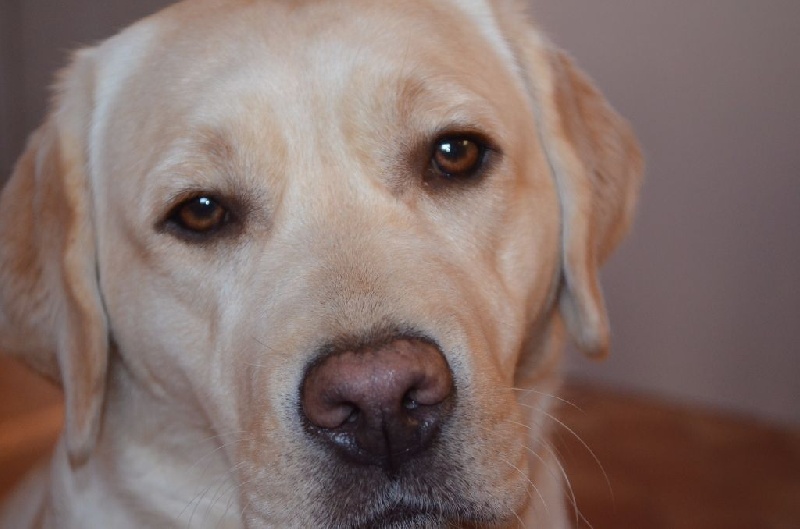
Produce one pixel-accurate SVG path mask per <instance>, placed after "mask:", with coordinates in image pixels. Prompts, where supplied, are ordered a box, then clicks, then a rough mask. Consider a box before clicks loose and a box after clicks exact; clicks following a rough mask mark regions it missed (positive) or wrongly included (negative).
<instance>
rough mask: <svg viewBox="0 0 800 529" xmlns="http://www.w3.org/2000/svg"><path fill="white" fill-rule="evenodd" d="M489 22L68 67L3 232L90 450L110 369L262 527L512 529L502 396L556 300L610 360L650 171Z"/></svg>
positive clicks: (543, 333)
mask: <svg viewBox="0 0 800 529" xmlns="http://www.w3.org/2000/svg"><path fill="white" fill-rule="evenodd" d="M451 4H452V5H451ZM501 4H502V3H498V4H497V5H491V4H488V3H487V4H484V3H483V2H479V1H466V0H464V1H456V0H453V1H452V2H444V3H442V2H432V1H426V0H415V1H413V2H408V1H405V0H404V1H402V2H358V1H352V2H351V1H343V2H281V1H274V2H266V1H265V2H241V3H239V2H228V3H223V2H219V3H218V2H196V3H188V4H181V5H178V6H176V7H173V8H171V9H169V10H167V11H166V12H163V13H162V14H160V15H158V16H156V17H154V18H152V19H149V20H146V21H145V22H143V23H140V24H139V25H137V26H134V27H133V28H132V29H130V30H128V31H126V32H125V33H123V34H122V35H121V36H119V37H116V38H115V39H112V40H110V41H108V42H107V43H106V44H104V45H103V46H101V47H99V48H97V49H95V50H90V51H85V52H82V54H81V55H80V56H78V58H77V60H76V62H75V64H74V65H73V66H72V68H71V69H70V70H69V71H68V73H67V74H66V76H65V80H64V81H63V82H62V96H61V97H62V100H61V103H60V107H59V109H58V110H57V111H56V112H55V113H54V116H53V117H52V118H51V123H50V124H49V125H46V126H45V129H44V130H43V131H41V132H40V133H39V139H38V140H34V141H33V142H32V144H31V147H30V148H29V153H28V155H27V157H26V158H23V160H22V161H21V162H20V164H19V166H18V169H17V173H16V174H15V176H14V178H13V179H12V182H11V183H10V184H9V189H8V190H7V191H6V193H5V194H4V196H3V199H4V202H3V205H4V206H5V207H4V209H5V210H6V211H5V212H4V213H2V214H3V215H4V217H3V219H2V220H3V225H2V228H0V230H1V231H0V237H5V239H4V240H5V241H11V243H9V244H6V245H5V246H4V253H3V254H2V256H0V257H2V258H3V260H0V264H2V265H3V269H2V274H3V275H2V276H0V286H2V287H3V290H2V291H0V292H2V293H3V294H4V297H0V299H2V300H3V303H4V305H5V306H4V307H3V310H4V312H0V323H3V322H6V323H7V325H6V326H7V327H12V325H10V324H9V323H12V324H13V327H14V328H15V329H17V330H16V331H14V332H11V331H9V330H8V329H6V331H4V334H5V336H4V338H3V340H5V341H3V340H0V346H3V347H5V348H7V349H9V350H11V351H12V352H14V351H24V354H26V355H27V357H28V358H29V361H30V363H32V364H33V365H35V366H37V367H38V368H39V369H40V370H41V371H43V372H46V373H50V374H51V375H53V376H56V377H58V378H60V379H61V380H62V382H63V384H64V386H65V389H66V392H67V406H68V424H67V427H68V430H67V443H68V446H70V449H71V451H72V453H73V455H74V457H75V459H76V460H80V459H82V458H85V457H87V454H88V453H89V451H90V449H91V446H92V444H93V443H94V439H95V437H96V434H95V433H94V432H95V430H96V428H97V426H96V425H97V422H98V421H99V417H100V416H101V414H100V413H99V411H98V410H99V409H100V407H101V402H102V399H103V394H104V391H103V381H104V380H105V373H106V371H107V369H108V368H107V364H109V363H110V365H111V368H110V369H111V371H112V375H111V377H110V378H109V381H110V382H109V384H111V385H112V386H113V385H115V384H116V383H117V382H118V381H117V378H118V377H123V378H125V379H126V384H132V385H134V386H137V387H139V388H145V390H146V391H148V392H151V393H152V394H154V395H157V396H158V398H159V399H161V400H163V401H164V402H168V403H170V406H174V407H175V408H176V409H180V410H182V412H185V413H187V414H190V415H191V416H194V417H196V421H197V422H199V423H202V424H204V425H206V427H207V429H208V430H210V431H213V432H214V433H215V434H217V435H219V439H220V443H219V444H220V446H223V449H222V452H223V453H224V455H225V457H226V458H227V461H228V463H229V465H230V467H231V468H232V469H233V471H232V472H233V473H234V475H235V481H236V482H237V483H238V484H239V498H238V501H239V503H240V505H241V506H242V507H244V509H243V512H244V518H245V519H246V520H247V522H248V523H249V524H250V525H251V526H252V527H264V526H270V527H289V526H292V527H295V526H296V527H317V526H323V525H330V526H336V527H375V526H377V525H378V524H379V523H382V524H385V526H386V527H412V526H413V527H417V526H419V527H422V526H440V525H441V526H444V525H442V524H447V523H455V522H456V521H460V522H462V523H473V524H480V523H486V524H502V523H511V522H516V520H517V518H516V517H517V513H519V512H521V511H522V510H523V508H524V506H525V505H526V503H527V502H529V501H530V499H531V497H532V495H533V489H532V487H531V484H530V477H529V472H528V460H529V457H530V454H529V448H528V445H529V442H528V440H529V438H531V437H533V438H535V437H536V436H537V435H541V434H542V432H540V431H539V430H537V429H536V428H538V426H537V424H538V422H540V419H541V417H540V416H539V413H538V412H536V411H533V412H531V411H530V410H528V409H526V408H523V407H522V406H520V405H519V404H518V396H519V395H518V394H517V393H516V392H515V391H514V388H515V387H516V386H518V385H519V384H520V383H522V382H529V381H531V380H534V379H536V378H537V377H538V378H540V379H552V378H553V377H554V376H555V372H554V367H553V366H554V359H553V358H551V356H552V353H551V350H550V349H549V348H547V347H545V346H544V345H543V344H545V343H546V342H548V341H550V340H553V339H554V338H553V336H554V334H557V333H558V328H559V321H560V320H559V316H558V315H557V314H558V311H557V310H555V309H557V307H559V306H560V307H561V310H562V313H563V314H564V316H565V319H566V321H567V324H568V327H569V328H570V330H571V331H572V332H573V334H574V335H575V336H576V339H577V341H578V342H579V343H580V344H581V345H582V346H584V347H585V348H586V349H589V350H593V349H603V348H604V347H605V346H606V343H605V340H606V330H605V320H604V314H603V311H602V300H601V299H600V294H599V290H598V289H597V286H596V280H595V269H596V266H597V264H598V263H599V261H600V260H601V259H602V258H603V257H604V255H605V254H606V253H607V252H608V250H609V249H610V247H611V246H613V245H614V244H615V243H616V241H617V239H618V238H619V234H620V233H621V232H622V231H623V230H624V227H625V226H626V225H627V221H628V219H627V216H628V214H629V210H630V204H631V203H632V196H633V191H634V189H635V187H636V184H635V181H636V178H635V177H636V174H637V173H638V171H639V162H638V154H637V151H636V148H635V144H634V143H633V140H632V139H631V138H630V133H629V132H628V130H627V128H626V127H625V126H624V124H622V123H621V122H620V121H619V120H618V118H616V116H615V115H613V113H612V111H611V110H610V109H608V107H607V106H605V104H604V103H603V101H602V100H601V99H600V98H599V96H598V95H597V94H596V93H595V92H594V91H593V90H592V89H591V86H590V85H588V83H586V81H585V80H584V79H583V78H582V77H581V76H580V75H579V74H578V73H576V72H574V71H573V70H572V69H571V66H570V65H569V64H568V63H567V62H566V60H565V59H564V58H563V57H561V56H560V55H558V53H557V52H555V51H553V50H551V49H549V48H548V47H547V46H546V45H545V44H543V43H541V42H540V41H539V38H538V36H537V35H536V34H535V33H534V32H533V30H530V29H528V28H527V27H526V26H523V25H522V23H521V22H519V20H518V18H517V16H516V14H515V12H514V10H513V9H512V7H510V6H506V5H504V4H502V5H501ZM567 91H568V92H567ZM606 138H611V139H610V140H609V139H606ZM609 151H611V152H609ZM42 153H44V154H42ZM51 158H52V159H53V160H51ZM49 160H50V161H49ZM558 173H563V174H562V175H560V176H559V174H558ZM573 173H580V174H578V175H575V174H573ZM27 174H38V175H42V176H39V177H38V178H35V179H33V180H35V182H33V181H32V177H29V178H27V179H26V178H25V175H27ZM18 175H19V176H18ZM28 196H30V197H31V198H25V199H24V200H21V201H20V200H19V197H28ZM64 197H67V198H66V199H64ZM12 202H14V203H12ZM9 204H11V205H10V206H9ZM9 209H13V212H12V213H13V215H14V219H15V220H16V221H17V227H15V228H11V227H10V226H9V225H8V222H7V220H8V219H9V218H12V217H11V214H12V213H9V212H8V210H9ZM39 215H44V217H40V218H38V219H37V217H38V216H39ZM19 219H23V221H22V222H21V224H22V225H23V226H26V228H21V227H20V226H19V224H20V221H19ZM48 219H50V220H48ZM37 225H38V228H37V227H36V226H37ZM24 229H27V230H28V231H29V232H31V233H34V234H35V235H33V236H30V235H27V236H22V237H24V238H26V241H25V242H23V241H22V240H21V237H20V235H19V232H20V230H24ZM59 233H60V234H61V235H58V234H59ZM31 241H33V242H31ZM53 241H55V242H54V243H53ZM48 242H49V243H50V246H49V247H48V249H47V250H44V249H42V248H41V247H43V246H47V244H48ZM12 243H13V244H12ZM6 248H8V249H6ZM48 252H54V253H55V255H56V257H55V258H54V257H52V255H50V254H49V253H48ZM53 259H54V260H56V261H57V263H59V264H49V263H48V262H47V261H48V260H53ZM34 269H35V270H34ZM48 278H49V279H48ZM45 280H48V281H52V282H53V283H54V284H57V285H59V287H58V288H60V289H63V291H64V293H63V294H53V291H54V289H53V287H51V286H46V287H45V286H42V282H43V281H45ZM59 292H60V291H59ZM20 293H22V294H24V296H26V297H27V298H29V299H34V298H37V297H38V298H41V299H38V301H37V300H35V301H30V302H24V303H22V302H14V303H12V302H11V301H9V300H10V299H11V298H12V297H14V298H15V299H16V298H19V297H20V295H21V294H20ZM48 296H50V297H53V298H56V299H50V298H49V297H48ZM43 306H44V307H45V308H44V309H42V307H43ZM48 306H54V307H55V308H52V309H48V308H46V307H48ZM37 310H38V311H40V312H42V311H44V312H46V313H47V316H38V315H37V316H36V317H32V316H31V314H32V313H33V314H36V311H37ZM37 318H38V319H37ZM44 320H46V321H54V320H55V321H57V322H58V325H57V332H56V333H55V334H56V335H55V336H48V335H47V333H44V334H43V337H42V338H39V343H33V342H35V340H34V341H31V340H30V339H28V338H27V336H29V335H30V334H32V333H33V332H36V331H39V330H40V327H41V326H42V325H43V324H42V321H44ZM20 322H22V323H20ZM19 329H22V330H21V331H20V330H19ZM40 334H41V332H40ZM50 334H51V335H52V334H53V333H50ZM26 340H27V341H26ZM109 344H110V345H109ZM53 349H57V350H58V351H59V355H58V356H57V357H54V356H52V354H53V353H52V350H53ZM76 349H80V351H76ZM108 350H112V351H113V353H111V354H110V355H109V353H108ZM18 354H21V353H18ZM109 357H110V361H109V360H108V358H109ZM56 358H57V360H56ZM397 358H405V359H406V360H396V359H397ZM365 359H366V360H365ZM56 361H57V362H58V368H56V367H55V362H56ZM87 365H88V366H90V367H87ZM420 366H422V367H420ZM58 372H60V374H57V373H58ZM75 372H80V373H79V374H75ZM385 373H390V374H391V376H390V377H389V378H391V379H392V380H390V381H388V382H387V381H384V380H383V379H381V380H378V381H375V380H377V379H379V378H380V377H381V376H383V375H382V374H385ZM398 373H399V374H398ZM403 373H405V374H406V375H408V377H410V378H409V381H406V382H396V381H394V380H395V379H397V378H403V376H405V375H403ZM409 373H410V374H409ZM392 377H394V378H392ZM361 380H370V381H372V382H366V383H364V384H361V382H360V381H361ZM359 384H361V385H359ZM397 384H400V386H397ZM404 384H405V385H404ZM398 391H399V395H400V397H401V398H402V402H400V404H401V407H400V408H398V410H400V411H396V410H395V411H392V410H394V408H392V409H391V410H390V409H389V408H391V406H389V404H386V402H388V401H389V400H391V399H392V398H394V397H393V395H394V393H397V392H398ZM528 396H529V397H530V396H531V395H530V394H528ZM376 399H377V400H379V401H381V404H380V405H379V406H378V407H377V408H376V410H377V411H376V412H375V413H374V414H372V415H370V413H371V411H370V410H371V408H370V405H371V404H368V403H367V401H369V402H374V401H375V400H376ZM395 400H396V399H395ZM532 403H533V407H534V408H536V406H537V405H541V406H542V407H543V408H544V404H543V403H537V401H536V398H533V399H532ZM528 404H531V403H530V402H529V403H528ZM378 408H380V409H378ZM387 410H388V411H387ZM420 410H421V411H420ZM132 413H133V412H132ZM542 413H543V412H542ZM373 415H374V417H373ZM376 417H377V418H376ZM360 421H361V422H360ZM376 421H377V422H376ZM409 424H412V426H409ZM526 425H527V426H526ZM531 428H533V430H532V431H531ZM398 447H399V448H398ZM379 520H380V522H379Z"/></svg>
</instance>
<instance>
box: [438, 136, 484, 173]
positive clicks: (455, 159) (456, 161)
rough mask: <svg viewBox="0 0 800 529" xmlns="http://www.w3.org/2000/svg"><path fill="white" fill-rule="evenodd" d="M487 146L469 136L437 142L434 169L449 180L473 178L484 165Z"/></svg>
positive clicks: (450, 137) (451, 137)
mask: <svg viewBox="0 0 800 529" xmlns="http://www.w3.org/2000/svg"><path fill="white" fill-rule="evenodd" d="M485 154H486V146H485V145H483V143H481V142H480V141H478V140H477V139H474V138H471V137H469V136H448V137H444V138H441V139H440V140H438V141H437V142H436V144H435V145H434V149H433V159H432V161H431V163H432V164H433V169H434V170H435V171H436V172H437V173H439V174H441V175H443V176H446V177H449V178H463V177H469V176H472V175H473V174H474V173H475V172H477V171H478V169H480V168H481V166H482V165H483V160H484V157H485Z"/></svg>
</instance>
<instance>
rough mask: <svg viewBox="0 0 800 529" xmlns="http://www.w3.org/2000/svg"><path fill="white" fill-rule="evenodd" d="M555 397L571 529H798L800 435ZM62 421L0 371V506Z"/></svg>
mask: <svg viewBox="0 0 800 529" xmlns="http://www.w3.org/2000/svg"><path fill="white" fill-rule="evenodd" d="M563 396H564V399H565V401H567V402H569V404H564V405H563V406H562V407H561V410H560V412H559V417H560V420H562V421H563V423H564V426H561V425H557V429H556V435H555V436H554V439H553V446H554V447H555V448H556V449H557V450H558V452H559V453H560V455H561V458H562V460H563V462H564V465H565V467H566V469H567V474H568V475H569V476H570V481H571V484H572V489H573V490H574V493H575V497H576V503H577V506H578V508H579V511H580V513H579V515H578V516H579V517H583V518H579V519H580V520H581V521H580V524H579V527H580V528H581V529H586V528H588V527H593V528H594V529H799V528H800V430H797V429H795V430H789V429H786V428H783V429H780V428H776V427H772V426H769V425H766V424H761V423H758V422H755V421H752V420H744V419H739V418H734V417H729V416H724V415H721V414H716V413H711V412H708V411H702V410H697V409H692V408H686V407H680V406H675V405H671V404H669V403H665V402H663V401H660V400H656V399H652V398H646V397H642V396H634V395H627V394H624V393H619V392H615V391H613V390H610V389H607V388H600V387H597V386H591V385H584V384H580V383H576V382H572V383H569V384H568V385H567V386H566V388H565V390H564V392H563ZM61 413H62V409H61V402H60V396H59V394H58V391H56V390H55V389H54V388H52V387H49V386H47V385H43V384H42V383H41V382H38V381H37V380H35V379H33V378H32V377H31V375H29V374H28V373H27V372H25V371H24V370H22V369H21V368H20V367H19V366H17V365H14V364H11V363H9V362H8V361H7V360H0V497H1V496H2V495H3V494H5V493H7V492H8V490H9V488H10V487H11V486H13V484H14V483H15V482H16V481H17V480H18V479H19V477H20V476H21V474H22V473H23V472H24V471H25V470H26V469H27V468H29V467H30V466H31V465H32V464H33V463H34V462H35V461H36V460H37V459H39V458H40V457H41V456H42V455H44V454H46V453H47V451H48V450H49V448H50V447H51V445H52V443H53V440H54V439H55V436H56V435H57V432H58V430H59V428H60V426H61V421H62V419H61ZM570 430H572V431H570ZM573 432H574V434H573ZM584 518H585V519H584ZM589 524H591V525H589Z"/></svg>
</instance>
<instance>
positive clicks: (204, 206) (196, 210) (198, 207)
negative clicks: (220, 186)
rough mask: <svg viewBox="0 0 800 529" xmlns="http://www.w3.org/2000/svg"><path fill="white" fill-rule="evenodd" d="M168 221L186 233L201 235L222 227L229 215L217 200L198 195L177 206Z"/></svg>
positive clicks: (227, 220)
mask: <svg viewBox="0 0 800 529" xmlns="http://www.w3.org/2000/svg"><path fill="white" fill-rule="evenodd" d="M168 220H169V221H170V222H172V223H173V224H174V225H175V226H177V227H178V228H180V229H182V230H184V231H186V232H191V233H194V234H198V235H202V234H208V233H211V232H213V231H216V230H218V229H219V228H221V227H222V226H224V225H225V224H226V223H227V222H229V220H230V213H229V212H228V210H227V209H226V208H225V207H223V206H222V205H221V204H220V203H219V201H218V200H217V199H215V198H213V197H211V196H206V195H200V196H196V197H193V198H190V199H188V200H185V201H183V202H181V203H180V204H178V205H177V206H176V207H175V208H174V209H173V210H172V212H171V213H170V215H169V218H168Z"/></svg>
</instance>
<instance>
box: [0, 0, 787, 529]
mask: <svg viewBox="0 0 800 529" xmlns="http://www.w3.org/2000/svg"><path fill="white" fill-rule="evenodd" d="M532 2H533V7H534V13H535V16H536V19H537V20H538V21H539V23H540V25H541V26H542V27H543V28H544V30H545V32H546V33H548V34H549V35H550V36H551V38H552V39H553V40H554V41H555V42H556V43H557V44H559V45H560V46H562V47H563V48H565V49H567V50H568V51H569V52H570V53H571V54H572V55H573V56H574V57H575V59H576V60H577V62H578V63H579V64H580V65H581V66H582V67H583V68H584V69H585V70H586V71H587V72H588V73H589V74H590V75H591V76H592V77H593V78H594V79H595V81H596V82H597V84H598V86H599V87H600V88H601V90H602V91H603V92H604V93H605V94H606V96H607V97H608V99H609V100H610V101H611V102H612V104H613V105H614V106H615V107H616V108H617V109H618V110H619V111H620V113H622V114H623V115H624V116H626V117H627V118H628V119H629V120H630V121H631V122H632V123H633V126H634V128H635V130H636V131H637V134H638V136H639V138H640V141H641V143H642V146H643V148H644V151H645V154H646V158H647V163H648V167H647V174H646V182H645V186H644V188H643V194H642V198H641V202H640V209H639V215H638V218H637V221H636V224H635V227H634V230H633V233H632V235H631V237H630V238H629V239H628V240H627V241H626V242H625V243H624V244H623V246H622V247H621V248H620V250H619V251H618V252H616V253H615V254H614V256H613V257H612V259H611V261H610V262H609V263H608V265H607V267H606V269H605V271H604V286H605V291H606V294H607V303H608V307H609V311H610V316H611V321H612V326H613V352H612V356H611V358H610V359H609V360H608V361H607V362H605V363H595V362H591V361H589V360H586V359H583V358H581V357H580V355H579V354H577V353H574V352H571V353H570V354H569V356H568V372H569V375H570V379H571V380H573V381H576V380H577V381H581V383H584V384H585V383H589V384H590V385H596V384H600V385H601V387H606V388H614V390H615V391H617V392H621V394H632V395H638V396H641V398H643V399H645V401H643V402H650V401H647V400H646V399H651V398H654V399H658V400H659V402H668V403H672V404H674V405H675V406H678V407H680V406H685V407H686V408H685V409H693V410H694V409H700V410H707V411H708V412H709V413H722V414H724V415H725V416H730V417H735V418H737V420H738V419H741V420H747V421H752V423H753V424H772V425H775V426H776V427H780V428H783V429H784V430H786V431H789V432H792V434H791V435H794V437H792V438H791V439H792V442H791V443H790V444H789V445H788V450H789V453H790V457H792V458H794V459H791V464H792V465H794V466H793V467H791V468H792V469H794V470H792V472H795V473H794V474H791V475H790V479H793V478H797V479H796V481H797V482H798V483H800V475H798V474H797V473H796V470H797V469H798V467H797V462H798V458H800V446H798V444H797V442H796V441H797V439H798V437H796V434H797V432H798V431H800V430H799V429H800V2H797V1H796V0H764V1H761V2H753V1H752V0H716V1H715V0H700V1H698V0H639V1H630V0H604V1H602V2H592V1H585V0H532ZM168 3H169V2H167V1H165V0H60V1H58V2H54V1H52V0H1V1H0V182H1V181H2V180H3V179H4V178H5V176H6V175H8V173H9V172H10V169H11V166H12V164H13V161H14V160H15V158H16V157H17V156H18V155H19V153H20V152H21V150H22V148H23V144H24V141H25V138H26V137H27V135H28V134H29V133H30V132H31V131H32V130H33V129H34V128H35V127H36V126H37V124H38V123H39V122H40V121H41V119H42V117H43V115H44V112H45V105H46V101H47V97H48V91H47V87H48V85H49V84H50V82H51V80H52V75H53V72H54V70H55V69H56V68H57V67H59V66H61V65H63V64H64V63H65V60H66V58H67V56H68V52H69V50H71V49H74V48H76V47H79V46H83V45H90V44H92V43H93V42H95V41H97V40H99V39H102V38H105V37H107V36H110V35H111V34H113V33H114V32H116V31H117V30H118V29H120V28H122V27H124V26H125V25H127V24H128V23H130V22H131V21H133V20H135V19H137V18H139V17H141V16H143V15H145V14H148V13H150V12H152V11H154V10H156V9H157V8H159V7H161V6H163V5H166V4H168ZM167 51H168V50H165V52H167ZM6 365H7V364H0V383H3V381H6V385H5V388H6V389H5V393H9V388H11V387H14V388H16V387H17V386H12V385H11V383H12V382H16V381H19V380H21V379H20V378H19V376H18V374H17V372H16V371H14V370H15V369H16V368H15V367H13V366H12V367H5V366H6ZM4 370H5V371H4ZM3 373H5V378H3ZM9 373H13V374H9ZM14 391H15V390H14ZM2 393H3V386H2V385H0V394H2ZM584 396H585V395H584ZM0 398H3V399H6V397H5V396H3V397H0ZM48 398H49V397H48ZM581 398H582V397H581V395H575V396H574V399H575V400H578V401H579V400H581ZM8 399H12V397H8ZM584 400H586V399H584ZM51 401H52V400H47V398H46V399H45V400H44V402H51ZM2 402H3V401H0V413H2ZM5 402H11V401H10V400H6V401H5ZM672 404H671V405H672ZM593 405H596V401H593V400H591V399H590V400H587V401H586V403H585V407H586V408H591V407H592V406H593ZM680 409H684V408H680ZM2 424H3V423H2V419H0V427H1V426H2ZM6 434H8V431H6ZM2 435H3V432H2V430H0V448H2ZM744 449H747V447H746V446H745V447H744ZM783 461H789V460H788V459H785V458H784V460H783ZM787 464H789V463H787ZM611 473H613V470H612V472H611ZM790 492H791V493H792V494H794V493H798V496H795V500H796V501H797V503H800V489H798V488H797V487H794V488H793V489H791V491H790ZM784 493H787V494H788V492H786V491H784ZM728 500H729V501H732V500H733V499H732V498H728ZM795 521H798V522H800V520H795ZM619 526H620V527H634V525H627V526H626V525H619ZM689 526H690V525H681V524H678V525H673V526H670V525H664V527H689ZM723 526H724V527H727V528H730V527H756V525H752V526H750V525H720V527H723ZM767 526H768V525H759V527H767ZM600 527H602V525H600ZM649 527H651V528H652V527H657V526H656V525H649ZM698 527H703V525H702V524H701V525H698ZM704 527H711V525H705V526H704ZM769 527H789V525H785V526H784V525H774V526H773V525H769ZM794 527H797V526H794Z"/></svg>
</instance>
